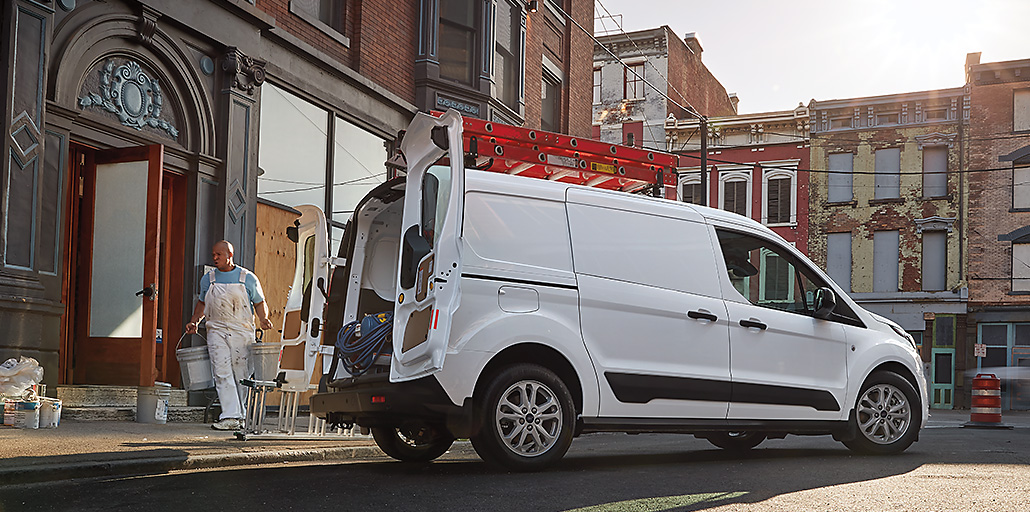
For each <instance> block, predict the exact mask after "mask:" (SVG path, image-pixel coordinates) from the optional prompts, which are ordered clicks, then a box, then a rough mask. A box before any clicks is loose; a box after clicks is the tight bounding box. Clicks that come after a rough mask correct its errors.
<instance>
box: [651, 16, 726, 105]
mask: <svg viewBox="0 0 1030 512" xmlns="http://www.w3.org/2000/svg"><path fill="white" fill-rule="evenodd" d="M662 28H663V29H665V32H666V37H667V38H668V42H667V44H668V48H669V72H668V79H669V90H668V92H667V94H668V95H669V97H670V98H672V99H674V100H676V102H677V103H679V104H681V105H683V106H684V107H686V106H687V103H685V102H684V101H683V98H685V99H686V101H687V102H689V103H690V105H693V106H694V108H696V109H697V110H698V111H700V112H701V113H702V114H704V115H706V116H708V117H714V116H731V115H733V114H735V113H736V112H735V111H734V110H733V103H732V102H730V98H729V94H727V93H726V88H725V87H723V85H722V84H721V83H720V82H719V80H718V79H716V78H715V75H713V74H712V72H711V71H709V70H708V67H706V66H705V65H704V63H703V62H702V61H701V55H695V54H694V53H693V52H692V51H691V50H690V49H689V48H687V45H686V43H684V42H683V39H681V38H680V37H679V36H678V35H676V33H675V32H673V31H672V29H671V28H669V27H668V26H665V27H662ZM674 87H675V90H674V89H673V88H674ZM676 91H679V93H677V92H676ZM681 95H682V97H681ZM668 111H669V112H672V113H673V114H674V115H675V116H676V117H677V118H678V119H683V118H685V117H688V114H687V113H686V112H683V111H681V109H679V108H678V107H676V106H675V105H674V104H673V103H672V102H669V106H668Z"/></svg>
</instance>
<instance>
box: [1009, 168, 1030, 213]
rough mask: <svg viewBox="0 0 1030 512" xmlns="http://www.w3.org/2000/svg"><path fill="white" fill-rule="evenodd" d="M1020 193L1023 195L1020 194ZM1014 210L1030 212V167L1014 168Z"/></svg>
mask: <svg viewBox="0 0 1030 512" xmlns="http://www.w3.org/2000/svg"><path fill="white" fill-rule="evenodd" d="M1020 191H1022V194H1020V193H1019V192H1020ZM1020 196H1022V199H1020ZM1012 209H1013V210H1019V211H1026V210H1030V166H1028V165H1013V166H1012Z"/></svg>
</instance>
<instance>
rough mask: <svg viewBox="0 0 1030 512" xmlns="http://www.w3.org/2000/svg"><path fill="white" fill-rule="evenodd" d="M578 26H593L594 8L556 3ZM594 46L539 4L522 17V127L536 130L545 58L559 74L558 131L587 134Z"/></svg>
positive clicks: (575, 1) (575, 0)
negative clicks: (523, 69)
mask: <svg viewBox="0 0 1030 512" xmlns="http://www.w3.org/2000/svg"><path fill="white" fill-rule="evenodd" d="M557 4H558V5H560V6H561V7H562V9H563V10H564V11H565V12H566V13H568V14H569V15H570V16H572V17H573V18H574V19H575V20H576V21H577V22H578V23H579V24H580V25H581V26H583V27H591V26H593V18H594V4H593V2H592V1H589V0H565V1H559V2H557ZM593 49H594V43H593V40H591V39H590V37H589V36H588V35H587V34H585V33H584V32H583V31H582V30H580V29H579V27H577V26H576V25H575V24H574V23H572V22H571V21H569V20H564V23H562V21H561V20H559V19H558V17H556V16H555V15H554V14H553V13H552V12H551V11H550V10H549V9H547V7H546V6H544V5H543V2H541V5H540V9H539V10H538V11H537V12H535V13H528V15H527V16H526V82H525V84H526V85H525V87H526V94H525V99H526V112H525V114H526V115H525V119H526V127H527V128H540V114H541V105H540V101H541V98H540V89H541V83H542V80H543V57H544V56H545V55H546V56H547V58H548V59H550V60H551V62H553V63H554V64H555V65H557V66H558V67H559V68H560V70H561V71H562V73H564V74H565V80H564V82H563V83H562V90H561V99H560V100H559V103H560V110H561V113H560V119H561V121H560V123H559V124H560V126H561V131H563V132H565V133H568V134H569V135H574V136H577V137H589V136H590V133H591V101H592V99H591V85H592V83H593V75H592V70H593V67H592V65H593V64H592V58H593V57H592V56H593Z"/></svg>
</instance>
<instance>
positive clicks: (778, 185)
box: [766, 178, 791, 224]
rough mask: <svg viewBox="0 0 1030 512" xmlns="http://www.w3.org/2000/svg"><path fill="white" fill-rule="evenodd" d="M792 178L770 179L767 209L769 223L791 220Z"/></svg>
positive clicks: (782, 222) (781, 222)
mask: <svg viewBox="0 0 1030 512" xmlns="http://www.w3.org/2000/svg"><path fill="white" fill-rule="evenodd" d="M790 182H791V179H790V178H773V179H770V180H769V190H768V191H767V197H766V211H767V212H768V223H769V224H786V223H788V222H790V212H791V204H790V189H791V187H790Z"/></svg>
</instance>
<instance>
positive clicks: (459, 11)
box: [439, 0, 476, 84]
mask: <svg viewBox="0 0 1030 512" xmlns="http://www.w3.org/2000/svg"><path fill="white" fill-rule="evenodd" d="M474 12H475V9H474V8H473V0H440V34H439V40H440V52H439V56H440V77H441V78H446V79H448V80H456V81H458V82H463V83H466V84H471V83H472V75H473V72H472V70H473V67H474V66H473V57H474V55H475V47H474V44H475V39H476V37H475V36H476V32H475V29H474V27H475V25H474V21H473V14H474Z"/></svg>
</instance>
